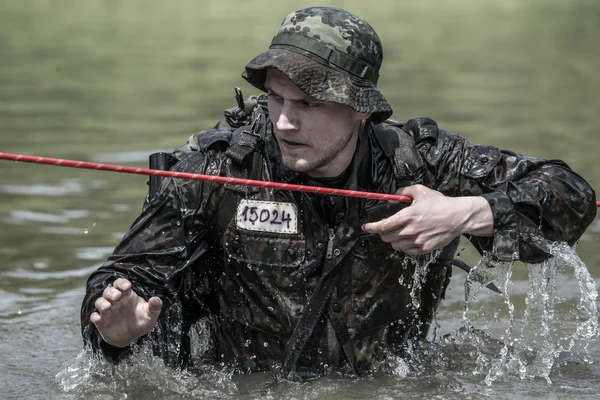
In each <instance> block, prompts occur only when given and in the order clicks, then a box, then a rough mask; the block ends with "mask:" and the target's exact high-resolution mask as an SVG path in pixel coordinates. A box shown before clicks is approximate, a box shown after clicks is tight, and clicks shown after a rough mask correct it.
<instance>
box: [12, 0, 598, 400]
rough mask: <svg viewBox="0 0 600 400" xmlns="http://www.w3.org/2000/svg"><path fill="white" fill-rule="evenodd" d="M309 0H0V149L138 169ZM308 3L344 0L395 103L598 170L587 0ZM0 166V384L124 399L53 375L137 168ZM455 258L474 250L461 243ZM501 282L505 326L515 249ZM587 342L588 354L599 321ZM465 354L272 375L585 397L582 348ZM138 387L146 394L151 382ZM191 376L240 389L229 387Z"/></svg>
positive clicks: (427, 392) (190, 124) (311, 393)
mask: <svg viewBox="0 0 600 400" xmlns="http://www.w3.org/2000/svg"><path fill="white" fill-rule="evenodd" d="M314 4H315V3H313V2H304V1H277V2H275V1H266V0H255V1H246V2H242V1H232V0H222V1H212V0H210V1H208V0H207V1H192V0H187V1H186V0H174V1H169V2H159V1H141V0H134V1H117V0H112V1H101V0H90V1H85V2H83V1H81V2H77V1H67V0H53V1H50V0H46V1H43V0H29V1H27V0H22V1H19V0H5V1H3V2H2V3H0V151H2V152H10V153H24V154H30V155H40V156H48V157H61V158H69V159H78V160H88V161H99V162H106V163H114V164H125V165H131V166H142V167H144V166H146V165H147V161H146V160H147V156H148V154H150V153H151V152H154V151H157V150H169V149H172V148H174V147H176V146H178V145H179V144H181V143H182V142H184V141H185V140H186V139H187V137H188V136H189V135H190V134H191V133H193V132H195V131H197V130H200V129H203V128H206V127H208V126H212V125H213V124H214V123H215V122H216V121H217V120H218V119H219V118H221V116H222V111H223V109H225V108H228V107H232V106H234V105H235V101H234V98H233V89H234V87H235V86H239V87H241V88H242V90H243V91H244V93H245V94H251V93H253V91H252V89H251V88H250V87H249V86H248V85H247V84H245V82H244V81H243V80H242V79H241V78H240V73H241V70H242V67H243V65H244V64H245V62H246V61H248V60H249V59H250V58H251V57H253V56H254V55H255V54H257V53H258V52H260V51H262V50H264V49H265V48H266V47H267V46H268V44H269V42H270V39H271V37H272V36H273V35H274V34H275V32H276V30H277V27H278V26H279V23H280V22H281V20H282V19H283V17H284V16H285V15H286V14H287V13H288V12H290V11H292V10H294V9H297V8H301V7H304V6H308V5H314ZM322 4H326V5H334V6H339V7H344V8H346V9H348V10H350V11H353V12H355V13H357V14H358V15H361V16H362V17H364V18H365V19H366V20H367V21H369V23H371V25H373V27H374V28H375V29H376V30H377V31H378V33H379V34H380V36H381V38H382V41H383V44H384V67H383V70H382V71H381V78H380V87H381V90H382V92H383V93H384V95H385V96H386V97H387V98H388V100H389V101H390V103H391V104H392V106H393V107H394V110H395V114H396V116H397V117H398V118H399V119H408V118H410V117H414V116H429V117H431V118H434V119H435V120H437V121H438V123H439V124H440V126H442V127H443V128H445V129H447V130H450V131H453V132H455V133H459V134H461V135H462V136H464V137H466V138H468V139H469V140H471V141H472V142H477V143H483V144H492V145H496V146H499V147H502V148H510V149H512V150H515V151H518V152H521V153H525V154H529V155H532V156H539V157H545V158H560V159H563V160H564V161H566V162H567V163H568V164H569V165H570V166H571V167H573V168H574V169H575V170H577V171H578V172H579V173H580V174H581V175H582V176H583V177H585V178H586V179H587V180H588V181H589V182H590V183H591V184H592V185H593V186H594V187H595V188H596V189H598V188H600V163H598V151H599V150H600V148H599V147H600V146H598V143H599V141H598V133H597V132H596V131H597V127H598V126H599V125H600V112H599V110H600V97H599V96H598V95H597V94H598V93H600V79H599V78H598V71H600V46H599V45H598V39H599V38H600V2H598V1H595V0H587V1H586V0H572V1H561V0H533V1H528V2H522V1H517V0H504V1H491V0H446V1H444V0H437V1H436V0H421V1H406V0H404V1H401V0H377V1H372V2H364V1H329V2H323V3H322ZM0 176H1V177H2V178H1V180H0V257H1V260H2V262H1V263H0V278H1V279H0V354H1V356H0V394H4V397H3V398H15V399H20V398H25V399H30V398H43V399H47V398H73V397H74V396H75V397H76V396H79V395H82V397H84V398H122V397H119V396H122V393H123V388H122V387H121V386H118V385H117V386H115V389H114V391H113V392H111V391H110V390H108V389H107V390H105V391H104V392H103V393H104V394H105V397H94V396H95V394H94V393H95V392H94V388H93V387H91V388H85V387H81V385H80V386H79V387H77V388H76V390H67V389H65V387H64V385H63V384H62V383H63V382H61V380H60V379H58V378H56V377H55V375H56V374H57V373H59V372H60V371H64V370H65V368H66V367H68V366H69V365H71V364H72V363H73V360H74V359H75V358H76V357H77V355H78V354H79V352H80V350H81V339H80V335H79V322H78V312H79V304H80V301H81V298H82V296H83V286H84V284H85V280H86V278H87V276H88V275H89V273H90V272H91V271H92V270H94V269H95V268H96V267H97V266H98V265H99V263H101V262H102V260H103V259H104V258H105V257H106V255H107V254H108V253H109V252H110V251H111V250H112V247H113V246H114V245H116V243H117V241H118V240H119V238H120V237H121V235H122V234H123V233H124V232H125V231H126V230H127V228H128V227H129V225H130V224H131V222H132V221H133V219H134V218H135V217H136V216H137V214H138V212H139V209H140V206H141V203H142V200H143V197H144V195H145V193H146V190H147V188H146V178H144V177H140V176H133V175H124V174H116V173H107V172H97V171H83V170H74V169H66V168H58V167H49V166H39V165H30V164H24V163H17V164H16V163H13V162H7V161H0ZM599 238H600V222H598V221H596V222H594V224H593V225H592V226H591V227H590V228H589V229H588V231H587V233H586V235H585V236H584V237H583V239H582V241H581V243H580V244H579V245H578V247H577V250H578V253H579V255H580V257H581V259H582V260H583V262H585V264H586V265H587V267H588V269H589V270H590V272H591V274H592V276H594V277H597V276H600V254H599V253H598V252H597V251H596V248H597V245H598V240H599ZM464 258H465V260H467V261H469V262H470V263H474V262H476V261H477V259H478V257H477V256H476V254H475V252H474V251H473V250H472V249H471V248H469V247H468V246H467V248H466V250H465V251H464ZM565 275H566V278H567V279H566V282H567V283H565V284H564V287H565V291H566V292H565V293H563V294H562V296H563V297H564V298H565V301H564V302H563V303H562V305H561V307H560V308H559V309H558V310H557V313H558V314H557V319H561V318H562V319H565V320H571V319H572V316H573V313H574V311H573V310H575V308H576V304H577V300H578V296H579V292H578V289H577V284H576V282H575V281H574V278H573V276H572V271H571V270H569V269H567V270H566V271H565ZM463 279H464V275H461V274H459V273H457V274H456V279H455V281H454V282H453V284H452V291H451V293H452V294H451V295H450V296H449V299H447V301H446V302H445V303H444V304H443V306H442V308H441V309H440V317H439V323H440V325H441V326H442V327H446V329H447V330H450V329H453V328H457V327H458V326H460V325H461V313H462V309H463V303H464V302H463V301H462V299H463V292H464V291H463V288H462V280H463ZM512 280H513V282H514V286H513V287H512V288H513V289H512V290H513V292H512V293H513V294H514V295H511V304H512V305H514V307H515V311H514V314H515V319H516V322H515V323H516V324H517V325H518V324H519V322H518V320H519V318H520V317H521V316H522V314H523V310H524V307H525V305H524V304H525V294H526V293H527V290H528V284H529V282H528V278H527V270H526V268H525V266H523V265H515V268H514V271H513V274H512ZM482 307H484V308H485V310H486V312H487V313H488V315H489V314H490V313H492V314H493V313H494V312H495V311H496V310H499V312H500V314H502V315H504V314H506V313H507V311H506V309H507V304H505V301H504V300H502V299H501V298H500V299H499V298H495V297H492V296H488V295H485V294H484V301H482ZM483 319H484V320H485V318H483ZM500 322H501V323H500V324H496V326H495V327H494V328H493V329H491V330H492V331H494V332H495V330H497V331H499V332H502V331H503V329H504V328H502V323H504V325H506V322H507V320H506V318H504V319H503V318H502V317H500ZM483 324H485V323H483ZM499 326H500V327H499ZM441 329H444V328H441ZM590 354H591V358H592V359H593V360H594V361H595V362H596V363H597V362H598V361H600V343H598V340H597V339H596V340H595V341H593V342H592V343H591V344H590ZM575 359H577V357H575ZM463 361H464V364H465V366H466V365H471V364H472V361H471V364H469V360H468V359H464V360H463ZM469 368H470V367H469ZM467 369H468V368H467V367H465V368H458V370H454V369H452V368H449V369H448V370H446V371H442V372H441V375H439V376H437V377H435V376H434V377H431V376H430V378H429V379H428V380H427V382H425V383H424V382H420V383H416V382H415V381H414V380H411V379H408V378H406V379H402V378H395V377H386V378H382V379H376V380H374V381H368V380H367V381H366V382H365V381H360V382H361V383H359V384H357V383H356V382H354V383H351V382H346V383H344V382H339V381H330V380H327V381H323V382H322V383H317V384H316V385H313V386H310V388H309V389H307V390H308V391H306V392H303V391H302V390H301V389H297V388H295V389H288V391H287V392H286V391H285V390H284V391H283V392H282V393H284V395H283V396H286V397H290V398H303V399H308V398H380V399H386V398H398V397H399V396H406V397H411V398H423V397H424V398H431V397H436V396H437V397H436V398H457V397H458V398H465V399H466V398H473V399H479V398H488V397H490V398H511V396H513V394H512V393H514V396H516V397H515V398H517V397H518V398H537V397H540V396H542V395H543V396H544V397H549V398H593V396H594V394H595V393H597V392H598V389H599V388H600V369H599V368H598V366H597V365H596V364H587V363H581V362H572V363H569V362H565V364H564V365H557V366H556V367H555V368H554V369H553V372H552V374H551V377H552V381H553V383H552V384H547V383H546V382H545V381H544V380H540V379H532V380H526V381H525V382H523V381H520V380H519V379H518V378H516V377H510V376H507V377H506V378H505V379H503V380H500V381H497V382H494V383H493V384H492V385H491V386H487V385H485V384H483V383H481V382H482V377H481V376H479V375H477V374H474V373H471V372H472V371H473V370H474V368H471V369H470V370H467ZM67 375H68V374H67ZM440 376H441V378H440ZM594 388H595V389H594ZM129 390H130V391H129V398H143V397H145V394H146V393H147V392H146V391H144V390H146V389H140V388H138V389H136V387H135V385H134V386H133V388H131V387H130V388H129ZM150 391H151V392H152V390H150ZM82 393H83V394H82ZM152 393H154V394H155V396H154V397H153V396H150V398H167V397H168V396H167V395H164V393H163V395H160V393H162V392H160V391H158V392H157V391H156V390H154V392H152ZM157 393H159V394H157ZM200 393H203V395H204V396H205V397H211V396H213V397H216V398H250V397H252V396H253V395H244V394H243V393H242V392H241V391H240V390H238V391H235V390H234V391H233V392H232V393H230V392H228V390H223V392H221V394H219V393H220V392H219V391H218V390H217V391H216V392H214V393H213V392H210V393H212V394H211V395H210V396H209V395H208V394H207V393H209V392H202V391H201V392H200ZM215 393H216V394H215ZM550 393H554V394H550ZM189 394H190V393H188V395H189ZM86 396H87V397H86ZM98 396H100V395H98ZM106 396H108V397H106ZM111 396H112V397H111ZM552 396H556V397H552ZM0 397H2V396H0ZM192 397H193V396H192ZM173 398H177V397H173Z"/></svg>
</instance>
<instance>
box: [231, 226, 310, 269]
mask: <svg viewBox="0 0 600 400" xmlns="http://www.w3.org/2000/svg"><path fill="white" fill-rule="evenodd" d="M223 248H224V249H225V254H226V256H227V257H228V259H232V260H235V261H238V262H241V263H246V264H250V265H248V266H249V267H250V266H251V265H256V266H265V267H280V268H296V267H298V266H300V265H301V264H302V263H303V262H304V260H305V257H306V237H305V236H304V235H302V234H285V235H282V234H280V233H279V234H278V233H272V232H257V231H248V230H245V229H239V228H237V227H235V226H233V225H230V226H229V227H228V228H227V230H226V231H225V235H224V236H223Z"/></svg>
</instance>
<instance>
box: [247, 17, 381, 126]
mask: <svg viewBox="0 0 600 400" xmlns="http://www.w3.org/2000/svg"><path fill="white" fill-rule="evenodd" d="M382 60H383V49H382V46H381V40H380V39H379V36H378V35H377V33H376V32H375V30H373V28H372V27H371V26H370V25H369V24H368V23H367V22H365V21H364V20H362V19H361V18H359V17H357V16H356V15H354V14H352V13H349V12H348V11H345V10H342V9H339V8H332V7H311V8H305V9H303V10H299V11H295V12H293V13H291V14H289V15H288V16H287V17H285V19H284V20H283V22H282V24H281V27H280V29H279V32H278V33H277V35H276V36H275V37H274V38H273V40H272V41H271V46H270V47H269V50H267V51H265V52H264V53H261V54H259V55H258V56H256V57H255V58H254V59H253V60H252V61H250V62H249V63H248V64H247V65H246V67H245V70H244V72H243V73H242V77H243V78H244V79H246V80H247V81H248V82H249V83H250V84H251V85H252V86H254V87H256V88H258V89H260V90H262V91H266V90H265V87H264V84H265V80H266V68H267V67H274V68H277V69H279V70H281V71H282V72H283V73H284V74H286V75H287V76H288V77H289V78H290V79H291V80H292V82H293V83H294V84H295V85H296V86H297V87H298V88H299V89H300V90H302V91H303V92H304V93H306V94H308V95H310V96H312V97H314V98H315V99H317V100H321V101H330V102H334V103H340V104H345V105H347V106H350V107H351V108H353V109H354V110H355V111H358V112H370V113H372V114H371V117H370V118H369V120H370V121H372V122H373V123H379V122H383V121H385V120H386V119H387V118H389V117H390V116H391V115H392V107H391V106H390V104H389V103H388V102H387V100H386V99H385V98H384V97H383V95H382V94H381V92H380V91H379V89H377V86H376V85H377V79H378V78H379V68H380V67H381V62H382Z"/></svg>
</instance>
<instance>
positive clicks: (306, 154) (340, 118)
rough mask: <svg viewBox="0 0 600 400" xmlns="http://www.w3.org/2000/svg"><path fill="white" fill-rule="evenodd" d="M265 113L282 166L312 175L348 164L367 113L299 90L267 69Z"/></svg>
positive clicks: (322, 174) (330, 174)
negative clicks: (275, 141)
mask: <svg viewBox="0 0 600 400" xmlns="http://www.w3.org/2000/svg"><path fill="white" fill-rule="evenodd" d="M265 87H266V89H267V91H268V93H269V115H270V118H271V120H272V121H273V125H274V132H275V137H276V139H277V143H278V144H279V148H280V149H281V154H282V157H283V163H284V165H285V166H286V167H288V168H290V169H292V170H294V171H298V172H305V173H307V174H308V175H309V176H312V177H316V178H325V177H335V176H338V175H340V174H341V173H342V172H344V170H345V169H346V167H347V166H348V165H349V164H350V161H351V160H352V156H353V155H354V149H355V147H356V140H357V138H358V128H359V126H360V122H361V120H363V119H366V118H368V117H369V114H367V113H358V112H356V111H354V110H353V109H352V108H350V107H348V106H346V105H342V104H337V103H330V102H322V101H318V100H316V99H314V98H312V97H310V96H308V95H307V94H306V93H304V92H302V91H301V90H300V89H298V87H297V86H296V85H294V83H293V82H292V81H291V80H290V79H289V78H288V77H287V76H286V75H285V74H284V73H283V72H281V71H279V70H278V69H275V68H269V69H268V70H267V80H266V82H265Z"/></svg>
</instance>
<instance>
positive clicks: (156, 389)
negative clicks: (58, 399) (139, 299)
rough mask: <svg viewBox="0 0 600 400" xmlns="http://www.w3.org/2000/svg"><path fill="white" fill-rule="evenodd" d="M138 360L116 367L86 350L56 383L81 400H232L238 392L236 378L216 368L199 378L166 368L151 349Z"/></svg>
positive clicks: (206, 369)
mask: <svg viewBox="0 0 600 400" xmlns="http://www.w3.org/2000/svg"><path fill="white" fill-rule="evenodd" d="M135 356H136V361H135V363H128V362H122V363H120V364H118V365H114V364H112V363H110V362H109V361H106V360H104V359H103V358H101V357H98V356H97V355H94V354H92V351H91V350H89V349H86V350H82V351H81V352H80V353H79V355H78V356H77V358H76V359H75V360H74V361H72V362H71V363H70V364H69V365H67V366H65V367H64V368H63V369H62V370H61V371H60V372H59V373H58V374H57V375H56V381H57V383H58V386H59V387H60V389H61V390H62V391H63V393H65V394H69V395H74V396H76V397H78V398H79V397H81V398H106V399H115V400H116V399H127V398H162V399H195V398H212V399H229V398H232V394H234V393H236V391H237V389H236V386H235V383H234V382H233V380H232V374H231V373H230V372H226V371H223V370H221V369H219V368H217V367H216V366H212V365H206V366H203V367H202V372H201V374H198V373H196V372H195V371H187V370H177V369H173V368H170V367H168V366H166V365H165V364H164V362H163V360H162V359H160V358H158V357H156V356H154V355H152V351H151V350H150V349H149V348H142V349H140V351H139V352H137V353H136V355H135Z"/></svg>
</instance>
